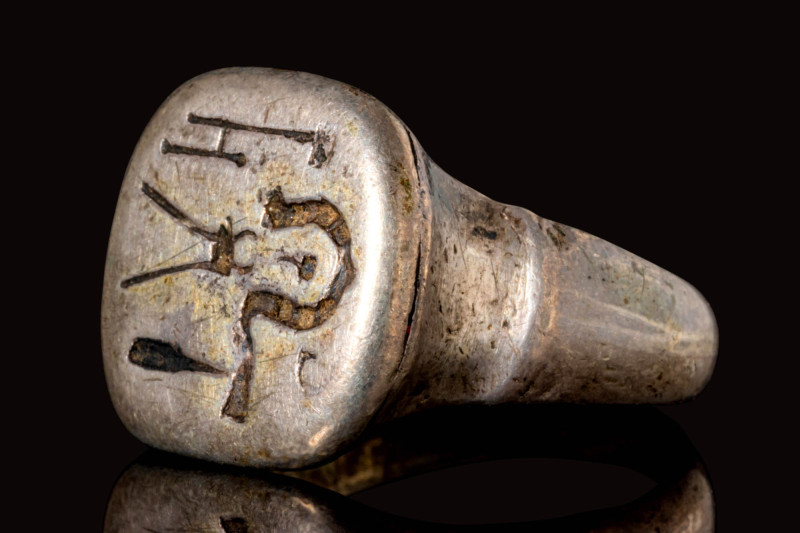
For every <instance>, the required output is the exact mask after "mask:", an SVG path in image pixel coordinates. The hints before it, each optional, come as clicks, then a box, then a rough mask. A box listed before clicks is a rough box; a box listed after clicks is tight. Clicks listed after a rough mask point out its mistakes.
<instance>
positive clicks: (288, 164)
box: [102, 69, 717, 468]
mask: <svg viewBox="0 0 800 533" xmlns="http://www.w3.org/2000/svg"><path fill="white" fill-rule="evenodd" d="M102 324H103V325H102V333H103V353H104V363H105V370H106V378H107V381H108V385H109V390H110V392H111V397H112V399H113V402H114V405H115V408H116V410H117V412H118V413H119V415H120V417H121V418H122V420H123V422H124V423H125V425H126V426H127V427H128V428H129V429H130V431H131V432H133V433H134V434H135V435H136V436H137V437H139V438H140V439H141V440H143V441H145V442H147V443H148V444H151V445H153V446H156V447H159V448H162V449H166V450H171V451H176V452H180V453H184V454H187V455H191V456H195V457H200V458H205V459H210V460H215V461H220V462H226V463H237V464H248V465H260V466H270V467H277V468H293V467H301V466H305V465H308V464H310V463H314V462H318V461H321V460H324V459H325V458H327V457H329V456H330V455H331V454H333V453H335V452H337V451H339V450H341V449H342V447H343V446H344V445H345V444H346V443H347V442H348V441H350V440H352V439H353V438H355V437H357V436H358V435H359V434H360V433H361V432H362V431H363V429H364V428H365V427H366V425H367V424H368V423H369V422H370V421H371V420H374V419H376V418H377V419H381V418H383V419H385V418H391V417H394V416H398V415H400V414H404V413H407V412H411V411H415V410H419V409H422V408H426V407H429V406H433V405H439V404H459V403H466V402H479V403H499V402H509V401H511V402H516V401H521V402H551V401H559V402H561V401H566V402H603V403H639V402H671V401H676V400H682V399H686V398H689V397H691V396H693V395H694V394H697V393H698V392H699V391H700V390H701V389H702V387H703V386H704V384H705V383H706V382H707V380H708V379H709V377H710V375H711V371H712V369H713V365H714V360H715V357H716V344H717V336H716V335H717V334H716V325H715V323H714V318H713V315H712V313H711V311H710V308H709V307H708V305H707V303H706V302H705V301H704V300H703V298H702V296H700V295H699V294H698V293H697V291H696V290H695V289H694V288H692V287H691V286H690V285H688V284H687V283H686V282H684V281H682V280H680V279H679V278H677V277H675V276H673V275H671V274H669V273H667V272H665V271H663V270H661V269H659V268H658V267H657V266H655V265H653V264H651V263H648V262H647V261H644V260H642V259H640V258H638V257H636V256H634V255H632V254H630V253H628V252H625V251H623V250H621V249H619V248H617V247H615V246H613V245H611V244H609V243H607V242H605V241H602V240H600V239H597V238H595V237H592V236H590V235H587V234H585V233H582V232H580V231H578V230H574V229H572V228H569V227H566V226H563V225H558V224H555V223H553V222H550V221H548V220H544V219H541V218H540V217H537V216H535V215H533V214H531V213H530V212H528V211H525V210H523V209H520V208H515V207H510V206H506V205H502V204H498V203H496V202H493V201H491V200H489V199H487V198H486V197H484V196H482V195H480V194H479V193H477V192H475V191H473V190H471V189H469V188H468V187H465V186H464V185H462V184H460V183H458V182H457V181H455V180H453V179H452V178H451V177H449V176H447V175H446V174H445V173H444V172H443V171H442V170H441V169H439V168H438V167H436V165H435V164H433V163H432V162H431V161H430V159H429V158H428V157H427V155H426V154H425V153H424V152H423V150H422V148H421V147H420V146H419V144H418V143H417V141H416V140H415V139H414V137H413V135H412V134H411V132H409V131H408V129H407V128H406V127H405V126H404V125H403V124H402V122H401V121H400V120H399V119H398V118H397V117H396V116H395V115H394V114H392V112H391V111H390V110H388V109H387V108H386V107H385V106H383V105H382V104H381V103H380V102H378V101H377V100H375V99H374V98H372V97H371V96H369V95H366V94H364V93H363V92H361V91H359V90H357V89H355V88H353V87H350V86H348V85H346V84H342V83H338V82H334V81H331V80H328V79H325V78H321V77H318V76H313V75H310V74H302V73H295V72H286V71H275V70H269V69H227V70H221V71H215V72H212V73H209V74H206V75H203V76H200V77H198V78H195V79H193V80H191V81H189V82H187V83H186V84H185V85H183V86H182V87H181V88H179V89H178V90H177V91H175V93H173V94H172V95H171V96H170V97H169V99H168V100H167V101H166V102H165V103H164V104H163V105H162V107H161V108H160V109H159V110H158V112H157V113H156V115H155V116H154V117H153V119H152V120H151V122H150V124H149V125H148V127H147V129H146V130H145V132H144V134H143V135H142V138H141V139H140V141H139V144H138V145H137V148H136V150H135V152H134V154H133V157H132V158H131V162H130V164H129V167H128V170H127V173H126V176H125V180H124V182H123V185H122V189H121V192H120V197H119V202H118V205H117V212H116V215H115V219H114V225H113V229H112V235H111V240H110V243H109V249H108V259H107V264H106V273H105V285H104V294H103V317H102Z"/></svg>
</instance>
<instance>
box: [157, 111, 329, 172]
mask: <svg viewBox="0 0 800 533" xmlns="http://www.w3.org/2000/svg"><path fill="white" fill-rule="evenodd" d="M186 120H187V121H188V122H189V124H201V125H203V126H213V127H216V128H221V129H222V131H221V132H220V135H219V139H218V140H217V146H216V148H214V149H213V150H208V149H205V148H197V147H194V146H182V145H180V144H173V143H171V142H169V141H168V140H167V139H163V140H162V141H161V153H162V154H180V155H197V156H200V157H218V158H220V159H227V160H228V161H231V162H232V163H235V164H236V166H237V167H243V166H244V165H245V163H247V158H246V157H245V155H244V154H243V153H241V152H236V153H233V152H226V151H225V141H226V140H227V138H228V134H229V133H230V132H231V130H238V131H249V132H252V133H261V134H264V135H280V136H282V137H286V138H287V139H291V140H293V141H295V142H299V143H301V144H306V143H311V155H310V156H309V158H308V164H309V165H311V166H312V167H315V168H319V167H321V166H322V164H323V163H325V161H327V160H328V159H330V157H331V156H332V149H331V146H330V137H329V136H328V135H327V134H326V133H324V132H322V131H320V130H319V129H317V131H315V132H314V131H307V130H286V129H280V128H270V127H265V126H250V125H248V124H239V123H238V122H232V121H230V120H226V119H223V118H213V117H201V116H199V115H195V114H194V113H189V116H188V117H187V119H186ZM326 147H327V150H326Z"/></svg>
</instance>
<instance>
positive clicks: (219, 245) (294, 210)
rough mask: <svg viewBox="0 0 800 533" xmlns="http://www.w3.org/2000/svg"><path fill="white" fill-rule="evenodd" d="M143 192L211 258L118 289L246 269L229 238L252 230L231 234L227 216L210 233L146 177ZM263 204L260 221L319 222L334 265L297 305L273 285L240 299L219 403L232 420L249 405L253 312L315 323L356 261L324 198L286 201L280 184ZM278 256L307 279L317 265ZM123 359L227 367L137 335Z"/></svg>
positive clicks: (174, 367)
mask: <svg viewBox="0 0 800 533" xmlns="http://www.w3.org/2000/svg"><path fill="white" fill-rule="evenodd" d="M142 192H143V193H144V194H145V196H147V197H148V198H150V199H151V200H152V201H153V202H155V204H156V205H158V206H159V207H160V208H161V209H163V210H164V211H165V212H166V213H167V214H168V215H170V216H171V217H172V218H174V219H175V220H176V221H178V223H179V224H181V225H183V226H184V227H186V228H187V229H189V231H191V232H192V233H195V234H197V235H200V236H201V237H204V238H205V239H207V240H208V241H209V242H211V243H212V248H211V250H212V253H211V255H212V257H211V260H210V261H198V262H194V263H186V264H183V265H177V266H172V267H167V268H162V269H158V270H152V271H149V272H145V273H143V274H138V275H136V276H132V277H129V278H126V279H124V280H123V281H122V282H121V283H120V286H121V287H122V288H123V289H127V288H129V287H131V286H134V285H137V284H140V283H144V282H147V281H150V280H153V279H156V278H158V277H161V276H165V275H168V274H174V273H177V272H183V271H187V270H195V269H199V270H207V271H209V272H214V273H215V274H219V275H222V276H229V275H230V274H231V273H232V272H236V273H237V274H247V273H249V272H250V270H251V269H252V265H238V264H237V263H236V261H235V259H234V256H233V249H234V243H235V242H236V241H238V240H239V239H241V238H244V237H256V233H255V232H253V231H251V230H244V231H241V232H239V233H236V234H234V233H233V230H232V222H231V217H227V218H226V220H225V223H223V224H220V226H219V229H218V230H217V232H216V233H214V232H213V231H211V230H208V229H205V228H202V227H201V226H200V225H199V224H197V223H196V222H195V221H194V220H192V219H191V218H190V217H189V216H187V215H186V214H185V213H184V212H183V211H181V210H180V209H178V208H177V207H176V206H175V205H173V204H172V203H171V202H170V201H169V200H167V199H166V198H165V197H164V196H163V195H162V194H161V193H159V192H158V191H157V190H156V189H154V188H153V187H152V186H150V185H148V184H147V183H144V184H142ZM264 209H265V212H264V215H265V216H264V218H263V222H262V225H263V226H264V227H272V228H273V229H281V228H289V227H297V226H305V225H306V224H316V225H317V226H319V227H320V228H322V229H323V230H324V231H325V232H326V234H327V235H328V236H329V237H330V238H331V240H333V242H334V244H335V245H336V247H337V250H338V264H339V269H338V271H337V273H336V275H335V276H334V279H333V281H332V282H331V284H330V286H329V287H328V290H327V291H326V293H325V295H324V296H323V297H322V298H321V299H320V300H318V301H317V302H315V303H314V304H311V305H302V304H300V303H298V302H297V301H296V300H294V299H292V298H290V297H288V296H285V295H282V294H279V293H276V292H272V291H260V290H253V291H249V292H248V293H247V296H246V297H245V300H244V302H243V304H242V308H241V315H240V318H239V320H238V321H237V323H236V326H235V327H234V331H235V333H234V336H235V339H234V340H235V341H236V344H237V345H238V346H240V347H241V349H242V351H243V354H244V356H243V358H242V361H241V363H240V364H239V367H238V368H237V369H236V371H235V373H234V374H233V378H232V383H231V389H230V392H229V393H228V397H227V399H226V401H225V404H224V406H223V408H222V416H227V417H229V418H232V419H233V420H235V421H237V422H244V420H245V419H246V417H247V409H248V405H249V398H250V382H251V380H252V376H253V367H254V364H255V361H254V355H253V339H252V337H251V334H250V325H251V322H252V320H253V319H254V318H256V317H259V316H264V317H266V318H268V319H270V320H272V321H273V322H277V323H279V324H282V325H284V326H286V327H289V328H292V329H294V330H297V331H302V330H307V329H311V328H314V327H316V326H319V325H320V324H322V323H323V322H325V321H326V320H328V318H330V316H331V315H332V314H333V312H334V310H335V309H336V306H337V304H338V303H339V300H340V299H341V297H342V294H343V293H344V290H345V289H346V288H347V286H348V285H349V284H350V283H351V282H352V281H353V277H354V274H355V267H354V266H353V260H352V257H351V255H350V229H349V228H348V227H347V223H346V222H345V221H344V218H343V217H342V214H341V213H340V212H339V210H338V209H337V208H336V207H335V206H334V205H333V204H332V203H330V202H329V201H328V200H326V199H324V198H321V199H319V200H306V201H302V202H287V201H286V200H285V199H284V197H283V193H282V192H281V189H280V187H277V188H276V189H274V190H273V191H272V192H271V193H269V195H268V201H267V204H266V205H265V206H264ZM281 260H284V261H291V262H293V263H295V264H296V266H297V267H298V270H299V275H300V277H301V278H302V279H305V280H309V279H311V277H312V276H313V274H314V270H315V267H316V258H315V257H314V256H311V255H306V256H304V258H303V260H302V262H297V261H296V260H294V259H293V258H289V257H283V258H281ZM309 358H314V359H315V358H316V355H313V354H310V353H308V352H301V367H302V364H304V363H305V361H306V360H307V359H309ZM128 359H129V360H130V362H131V363H133V364H135V365H138V366H141V367H142V368H146V369H148V370H158V371H161V372H180V371H191V372H206V373H210V374H225V373H226V372H225V371H224V370H220V369H217V368H214V367H212V366H211V365H209V364H207V363H203V362H200V361H196V360H194V359H192V358H190V357H187V356H186V355H184V354H183V353H182V351H181V349H180V347H178V346H174V345H171V344H168V343H165V342H163V341H160V340H157V339H148V338H143V337H139V338H137V339H136V340H134V342H133V345H132V346H131V349H130V351H129V353H128ZM301 386H302V381H301Z"/></svg>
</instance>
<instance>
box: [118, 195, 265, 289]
mask: <svg viewBox="0 0 800 533" xmlns="http://www.w3.org/2000/svg"><path fill="white" fill-rule="evenodd" d="M142 192H143V193H144V195H145V196H147V197H148V198H150V199H151V200H152V201H153V202H154V203H155V204H156V205H157V206H158V207H160V208H161V209H163V210H164V211H165V212H166V213H167V214H168V215H169V216H171V217H172V218H173V219H175V220H176V221H177V222H178V223H179V224H181V225H182V226H184V227H185V228H187V229H188V230H189V231H191V232H192V233H194V234H196V235H199V236H200V237H203V238H205V239H206V240H207V241H209V242H211V243H212V246H211V260H210V261H198V262H195V263H186V264H183V265H176V266H171V267H166V268H159V269H156V270H151V271H149V272H145V273H143V274H138V275H136V276H132V277H130V278H126V279H124V280H122V282H121V283H120V287H122V288H123V289H127V288H129V287H132V286H133V285H138V284H139V283H144V282H145V281H150V280H153V279H156V278H159V277H161V276H166V275H168V274H175V273H176V272H183V271H185V270H208V271H209V272H214V273H216V274H220V275H222V276H229V275H230V274H231V272H233V271H236V272H238V273H239V274H246V273H247V272H249V271H250V270H251V269H252V268H253V267H252V265H237V264H236V262H235V261H234V259H233V246H234V244H235V243H236V241H238V240H239V239H241V238H244V237H254V236H255V233H254V232H252V231H250V230H244V231H240V232H239V233H235V234H234V233H233V229H232V226H233V223H232V222H231V217H228V218H226V219H225V222H224V223H223V224H220V226H219V229H218V230H217V231H216V232H213V231H212V230H210V229H207V228H203V227H201V226H200V225H199V224H198V223H197V222H195V221H194V220H192V219H191V218H190V217H189V216H187V215H186V213H184V212H183V211H181V210H180V209H178V208H177V207H175V206H174V205H173V204H172V203H171V202H170V201H169V200H167V199H166V198H165V197H164V196H163V195H162V194H161V193H160V192H158V191H157V190H156V189H154V188H153V187H151V186H150V185H148V184H147V183H142Z"/></svg>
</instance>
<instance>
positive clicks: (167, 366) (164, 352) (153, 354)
mask: <svg viewBox="0 0 800 533" xmlns="http://www.w3.org/2000/svg"><path fill="white" fill-rule="evenodd" d="M128 359H129V360H130V362H131V363H133V364H135V365H137V366H140V367H142V368H146V369H148V370H159V371H161V372H173V373H174V372H182V371H188V372H206V373H209V374H227V372H225V371H224V370H220V369H218V368H214V367H213V366H211V365H207V364H206V363H201V362H200V361H196V360H194V359H191V358H189V357H186V356H185V355H183V353H182V352H181V349H180V348H179V347H177V346H173V345H171V344H167V343H166V342H162V341H159V340H155V339H147V338H144V337H139V338H137V339H136V340H135V341H134V342H133V346H131V349H130V352H128Z"/></svg>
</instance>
